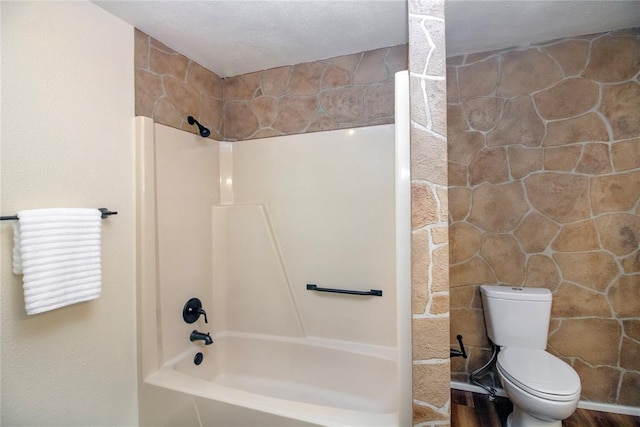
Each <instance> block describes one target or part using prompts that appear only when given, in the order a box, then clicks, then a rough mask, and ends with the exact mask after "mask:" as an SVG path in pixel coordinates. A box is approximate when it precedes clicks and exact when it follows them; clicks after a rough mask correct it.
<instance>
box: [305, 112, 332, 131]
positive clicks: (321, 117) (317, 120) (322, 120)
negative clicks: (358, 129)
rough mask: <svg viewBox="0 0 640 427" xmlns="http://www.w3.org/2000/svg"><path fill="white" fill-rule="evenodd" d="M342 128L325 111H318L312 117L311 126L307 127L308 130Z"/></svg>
mask: <svg viewBox="0 0 640 427" xmlns="http://www.w3.org/2000/svg"><path fill="white" fill-rule="evenodd" d="M335 129H340V126H339V125H338V124H337V123H336V122H334V121H333V120H332V119H331V117H329V116H328V115H327V114H326V113H324V112H318V113H316V115H315V116H313V118H312V119H311V122H310V123H309V126H308V127H307V130H306V131H307V132H318V131H323V130H335Z"/></svg>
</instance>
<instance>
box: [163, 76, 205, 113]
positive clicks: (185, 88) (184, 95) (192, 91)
mask: <svg viewBox="0 0 640 427" xmlns="http://www.w3.org/2000/svg"><path fill="white" fill-rule="evenodd" d="M162 87H163V88H164V91H165V93H166V94H167V96H168V97H169V100H170V101H171V103H172V104H173V106H174V107H175V109H176V110H177V111H178V112H179V113H180V115H181V116H182V117H183V120H186V119H187V116H193V117H199V116H200V111H199V108H200V92H199V91H198V90H197V89H196V88H194V87H193V86H189V85H187V84H185V83H183V82H182V80H180V79H177V78H175V77H172V76H170V75H165V76H162Z"/></svg>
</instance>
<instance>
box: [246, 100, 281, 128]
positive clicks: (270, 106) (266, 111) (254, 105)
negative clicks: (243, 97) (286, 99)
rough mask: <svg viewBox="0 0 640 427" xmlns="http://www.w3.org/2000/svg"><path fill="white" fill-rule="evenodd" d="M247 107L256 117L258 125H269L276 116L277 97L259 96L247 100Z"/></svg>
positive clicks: (262, 126)
mask: <svg viewBox="0 0 640 427" xmlns="http://www.w3.org/2000/svg"><path fill="white" fill-rule="evenodd" d="M248 105H249V108H251V111H252V112H253V114H254V115H255V116H256V118H257V119H258V127H260V128H264V127H269V126H271V125H272V124H273V121H274V120H275V118H276V114H277V107H278V98H275V97H272V96H261V97H259V98H254V99H252V100H251V101H249V102H248Z"/></svg>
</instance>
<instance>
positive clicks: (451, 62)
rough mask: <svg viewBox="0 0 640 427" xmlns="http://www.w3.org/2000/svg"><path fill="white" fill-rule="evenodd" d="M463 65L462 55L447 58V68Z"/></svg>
mask: <svg viewBox="0 0 640 427" xmlns="http://www.w3.org/2000/svg"><path fill="white" fill-rule="evenodd" d="M463 63H464V55H458V56H452V57H449V58H447V66H456V65H462V64H463Z"/></svg>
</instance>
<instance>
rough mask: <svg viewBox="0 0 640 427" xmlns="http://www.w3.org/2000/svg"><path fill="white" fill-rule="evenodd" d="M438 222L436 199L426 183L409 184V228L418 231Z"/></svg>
mask: <svg viewBox="0 0 640 427" xmlns="http://www.w3.org/2000/svg"><path fill="white" fill-rule="evenodd" d="M437 221H438V212H437V205H436V198H435V195H434V194H433V191H432V190H431V188H430V187H429V185H428V184H427V183H424V182H412V183H411V226H412V228H413V229H414V230H415V229H418V228H422V227H424V226H426V225H429V224H434V223H436V222H437Z"/></svg>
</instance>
